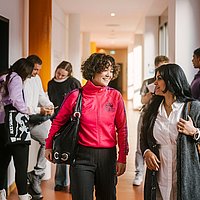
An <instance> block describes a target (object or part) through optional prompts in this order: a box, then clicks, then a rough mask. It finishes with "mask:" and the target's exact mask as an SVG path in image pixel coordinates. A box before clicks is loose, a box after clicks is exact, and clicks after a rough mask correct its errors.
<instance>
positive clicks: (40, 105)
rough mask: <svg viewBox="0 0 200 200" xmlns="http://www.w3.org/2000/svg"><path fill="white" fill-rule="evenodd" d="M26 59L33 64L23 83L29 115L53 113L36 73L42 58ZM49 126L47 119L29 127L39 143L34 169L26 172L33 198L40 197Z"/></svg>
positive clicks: (40, 65)
mask: <svg viewBox="0 0 200 200" xmlns="http://www.w3.org/2000/svg"><path fill="white" fill-rule="evenodd" d="M27 59H28V60H29V61H30V62H32V63H33V64H34V69H33V72H32V77H31V78H30V79H28V80H26V81H25V83H24V97H25V100H26V103H27V106H28V108H29V110H30V115H32V114H38V113H39V114H41V115H43V116H47V115H53V113H54V106H53V103H52V102H51V101H50V100H49V98H48V95H47V94H45V92H44V90H43V87H42V82H41V79H40V77H39V75H38V74H39V72H40V69H41V67H42V60H41V59H40V58H39V57H38V56H37V55H30V56H28V57H27ZM50 126H51V120H50V119H48V120H47V121H45V122H43V123H41V124H39V125H35V126H31V127H30V131H31V137H32V138H33V139H34V140H35V141H37V142H38V143H39V144H40V148H39V150H38V154H37V162H36V165H35V167H34V170H33V171H31V172H28V174H27V176H28V180H29V183H30V187H31V189H32V190H33V194H32V196H33V197H34V199H41V198H42V191H41V186H40V184H41V179H42V177H43V176H44V175H45V172H44V170H45V167H46V158H45V139H46V138H47V135H48V132H49V129H50Z"/></svg>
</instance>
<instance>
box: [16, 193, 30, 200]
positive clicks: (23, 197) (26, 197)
mask: <svg viewBox="0 0 200 200" xmlns="http://www.w3.org/2000/svg"><path fill="white" fill-rule="evenodd" d="M30 199H32V196H31V195H30V194H24V195H19V200H30Z"/></svg>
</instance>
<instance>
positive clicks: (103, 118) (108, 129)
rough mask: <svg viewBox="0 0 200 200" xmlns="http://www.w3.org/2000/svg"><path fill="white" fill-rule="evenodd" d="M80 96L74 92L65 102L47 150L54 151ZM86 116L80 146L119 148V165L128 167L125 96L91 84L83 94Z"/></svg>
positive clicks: (83, 107) (85, 88)
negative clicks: (54, 138) (53, 141)
mask: <svg viewBox="0 0 200 200" xmlns="http://www.w3.org/2000/svg"><path fill="white" fill-rule="evenodd" d="M77 96H78V90H74V91H72V92H71V93H69V95H68V96H67V97H66V98H65V100H64V102H63V104H62V106H61V109H60V111H59V113H58V115H57V116H56V118H55V119H54V120H53V122H52V126H51V129H50V132H49V136H48V138H47V139H46V149H52V140H53V136H54V135H55V133H56V132H57V131H58V130H59V129H60V127H61V126H62V125H64V124H65V123H66V122H67V120H68V119H69V116H70V114H71V113H72V112H73V108H74V106H75V103H76V99H77ZM82 96H83V99H82V112H81V119H80V129H79V141H78V143H79V144H81V145H83V146H87V147H94V148H112V147H114V146H116V145H117V143H118V147H119V152H118V154H119V155H118V162H121V163H126V155H127V154H128V151H129V148H128V131H127V121H126V113H125V106H124V101H123V99H122V96H121V94H120V93H119V92H118V91H117V90H115V89H113V88H110V87H101V86H95V85H94V84H93V83H92V82H91V81H88V82H87V83H86V85H84V86H83V90H82Z"/></svg>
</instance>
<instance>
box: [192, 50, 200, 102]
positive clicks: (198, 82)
mask: <svg viewBox="0 0 200 200" xmlns="http://www.w3.org/2000/svg"><path fill="white" fill-rule="evenodd" d="M192 63H193V66H194V68H195V69H198V70H199V71H198V72H197V74H196V75H195V76H194V79H193V81H192V83H191V91H192V96H193V97H194V98H195V99H198V100H200V48H198V49H196V50H195V51H194V53H193V58H192Z"/></svg>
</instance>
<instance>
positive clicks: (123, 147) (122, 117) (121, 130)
mask: <svg viewBox="0 0 200 200" xmlns="http://www.w3.org/2000/svg"><path fill="white" fill-rule="evenodd" d="M115 121H116V127H117V133H118V146H119V152H118V154H119V155H118V162H120V163H124V164H125V163H126V156H127V155H128V152H129V146H128V129H127V120H126V111H125V106H124V101H123V99H122V97H120V99H119V102H118V109H117V113H116V118H115Z"/></svg>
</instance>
